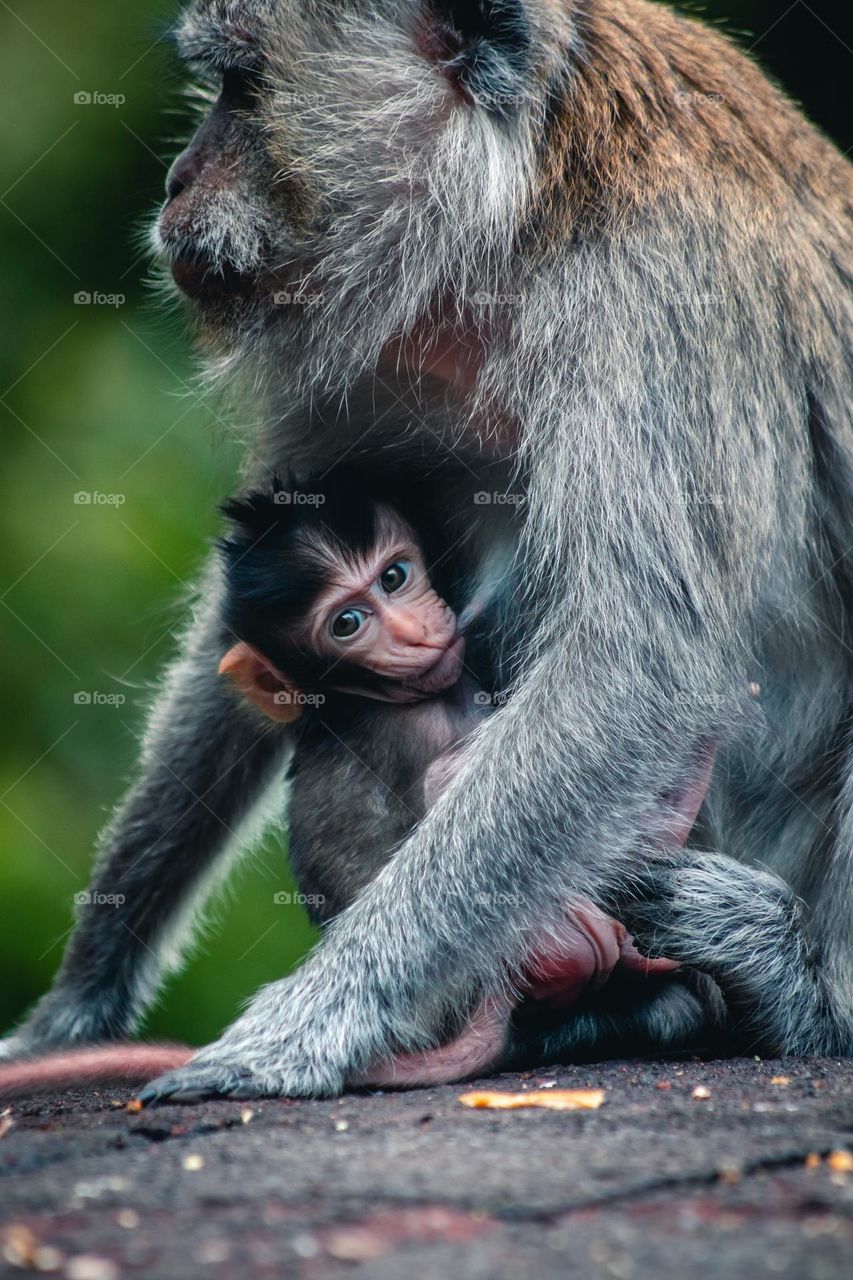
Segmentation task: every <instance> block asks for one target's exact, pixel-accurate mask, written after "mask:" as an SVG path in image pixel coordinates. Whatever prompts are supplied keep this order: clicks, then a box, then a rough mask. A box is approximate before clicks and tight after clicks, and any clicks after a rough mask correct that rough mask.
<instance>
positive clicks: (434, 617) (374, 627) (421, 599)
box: [305, 510, 465, 701]
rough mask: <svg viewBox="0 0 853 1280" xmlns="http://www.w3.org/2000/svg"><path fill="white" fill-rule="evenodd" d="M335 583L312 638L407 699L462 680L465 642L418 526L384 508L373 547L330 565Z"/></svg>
mask: <svg viewBox="0 0 853 1280" xmlns="http://www.w3.org/2000/svg"><path fill="white" fill-rule="evenodd" d="M327 567H328V583H329V585H328V586H327V587H326V588H324V590H323V591H322V592H321V594H320V595H319V596H318V597H317V599H316V600H315V602H314V605H313V606H312V609H311V614H310V617H309V619H307V627H306V633H305V643H307V645H308V647H310V648H311V649H313V650H314V651H315V652H317V653H320V654H322V655H323V656H324V657H328V658H332V659H334V658H342V659H346V661H347V662H348V663H354V664H355V665H357V666H359V667H363V668H364V669H365V670H366V671H371V672H374V673H375V674H377V675H380V676H384V677H385V678H386V679H387V680H388V681H389V686H391V687H389V688H388V689H387V695H388V696H390V697H392V698H394V699H395V700H399V701H406V700H410V699H412V698H417V697H424V696H429V695H430V694H433V693H437V692H440V691H441V690H442V689H447V688H450V687H451V686H452V685H454V684H455V683H456V681H457V680H458V679H459V676H460V674H461V671H462V660H463V657H464V654H465V641H464V639H463V637H462V636H461V635H460V634H459V630H458V627H457V622H456V615H455V614H454V612H453V610H452V609H451V608H450V607H449V605H447V604H445V602H444V600H442V599H441V597H440V596H439V595H438V593H437V592H436V591H435V589H434V588H433V585H432V583H431V581H430V577H429V573H428V571H427V568H426V565H425V564H424V558H423V552H422V549H421V547H420V545H419V543H418V541H417V539H416V537H415V535H414V534H413V533H412V530H411V529H409V527H408V526H407V525H406V524H405V523H404V522H403V521H402V520H401V519H400V517H399V516H397V514H396V513H395V512H391V511H389V510H384V511H383V512H382V519H381V521H380V537H379V539H378V540H377V542H376V544H375V545H374V546H373V547H371V548H370V550H369V552H366V553H364V554H361V555H358V556H355V555H350V556H348V557H347V558H346V559H345V560H344V559H338V560H337V561H335V560H333V559H332V558H331V557H330V560H329V563H328V566H327Z"/></svg>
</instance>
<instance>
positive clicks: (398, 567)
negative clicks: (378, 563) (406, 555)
mask: <svg viewBox="0 0 853 1280" xmlns="http://www.w3.org/2000/svg"><path fill="white" fill-rule="evenodd" d="M408 581H409V565H408V564H407V563H406V561H405V560H398V561H397V562H396V563H395V564H389V566H388V568H387V569H386V570H385V572H384V573H383V574H382V575H381V577H380V579H379V585H380V586H381V588H382V590H383V591H384V592H385V594H386V595H389V596H390V595H393V593H394V592H395V591H399V590H400V588H401V587H404V586H405V585H406V583H407V582H408Z"/></svg>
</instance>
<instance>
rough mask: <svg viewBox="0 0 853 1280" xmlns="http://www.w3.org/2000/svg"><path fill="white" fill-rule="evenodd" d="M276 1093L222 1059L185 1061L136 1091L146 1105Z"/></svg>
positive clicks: (243, 1068) (258, 1096) (245, 1069)
mask: <svg viewBox="0 0 853 1280" xmlns="http://www.w3.org/2000/svg"><path fill="white" fill-rule="evenodd" d="M277 1092H278V1090H277V1089H275V1088H274V1087H272V1088H271V1087H269V1086H268V1085H265V1084H264V1082H263V1080H262V1079H260V1078H258V1077H257V1076H255V1075H253V1073H252V1072H251V1071H249V1070H248V1069H247V1068H245V1067H234V1066H229V1065H228V1064H227V1063H224V1062H222V1063H218V1062H188V1063H187V1065H186V1066H185V1067H179V1068H178V1069H177V1071H169V1072H167V1073H166V1074H165V1075H162V1076H158V1077H157V1079H156V1080H152V1081H151V1083H150V1084H148V1085H146V1086H145V1088H144V1089H143V1090H142V1092H141V1093H140V1095H139V1101H140V1102H141V1103H142V1104H143V1106H146V1107H149V1106H155V1105H157V1104H158V1103H163V1102H203V1101H205V1099H207V1098H238V1099H242V1098H263V1097H271V1096H274V1095H275V1094H276V1093H277Z"/></svg>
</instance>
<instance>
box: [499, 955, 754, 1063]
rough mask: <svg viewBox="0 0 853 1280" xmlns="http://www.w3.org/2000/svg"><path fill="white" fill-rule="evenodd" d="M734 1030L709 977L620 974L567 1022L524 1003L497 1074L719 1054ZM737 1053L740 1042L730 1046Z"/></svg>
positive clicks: (688, 973) (509, 1036)
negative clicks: (666, 1056) (619, 1060)
mask: <svg viewBox="0 0 853 1280" xmlns="http://www.w3.org/2000/svg"><path fill="white" fill-rule="evenodd" d="M729 1031H730V1027H729V1022H728V1017H727V1013H726V1008H725V1004H724V1002H723V999H722V996H721V994H720V991H719V989H718V988H717V986H716V985H715V983H714V982H713V981H712V980H711V979H709V978H708V977H706V975H705V974H700V973H696V972H689V971H685V972H682V973H676V974H669V975H667V976H659V977H650V978H647V979H641V978H639V977H638V976H636V975H633V974H628V975H624V974H616V975H614V976H613V978H611V980H610V982H608V984H607V986H606V987H605V988H604V989H603V990H602V991H600V992H597V993H596V994H595V996H593V997H591V998H589V999H587V1000H585V1001H583V1003H582V1005H581V1006H580V1007H579V1008H578V1009H577V1010H572V1011H570V1012H569V1013H568V1014H567V1015H565V1016H564V1017H563V1018H562V1019H560V1020H555V1019H554V1018H551V1019H547V1018H543V1016H542V1014H541V1013H540V1012H539V1011H538V1010H537V1009H536V1007H535V1005H521V1006H520V1007H519V1008H518V1009H517V1010H516V1012H515V1014H514V1015H513V1018H512V1020H511V1022H510V1026H509V1032H508V1036H507V1043H506V1048H505V1050H504V1055H503V1057H502V1058H501V1060H500V1062H499V1063H498V1065H497V1067H496V1068H495V1069H496V1070H498V1071H520V1070H524V1069H525V1068H527V1067H537V1066H540V1067H541V1066H547V1065H549V1064H551V1063H560V1062H594V1061H600V1060H601V1059H603V1058H627V1057H646V1056H655V1055H663V1054H671V1053H687V1052H691V1053H699V1052H701V1051H702V1050H703V1049H704V1048H708V1047H709V1046H713V1049H714V1051H715V1052H717V1053H718V1052H719V1051H720V1047H721V1045H722V1044H725V1043H727V1041H728V1035H729ZM729 1047H730V1048H731V1049H734V1041H732V1042H731V1043H730V1044H729Z"/></svg>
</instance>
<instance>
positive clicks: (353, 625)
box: [332, 609, 367, 640]
mask: <svg viewBox="0 0 853 1280" xmlns="http://www.w3.org/2000/svg"><path fill="white" fill-rule="evenodd" d="M366 616H367V615H366V614H364V613H363V612H362V611H361V609H344V611H343V613H339V614H338V616H337V617H336V618H335V619H334V621H333V622H332V635H333V636H334V637H335V639H337V640H351V639H352V637H353V636H354V635H356V634H357V633H358V632H359V631H360V630H361V628H362V627H363V626H364V620H365V617H366Z"/></svg>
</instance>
